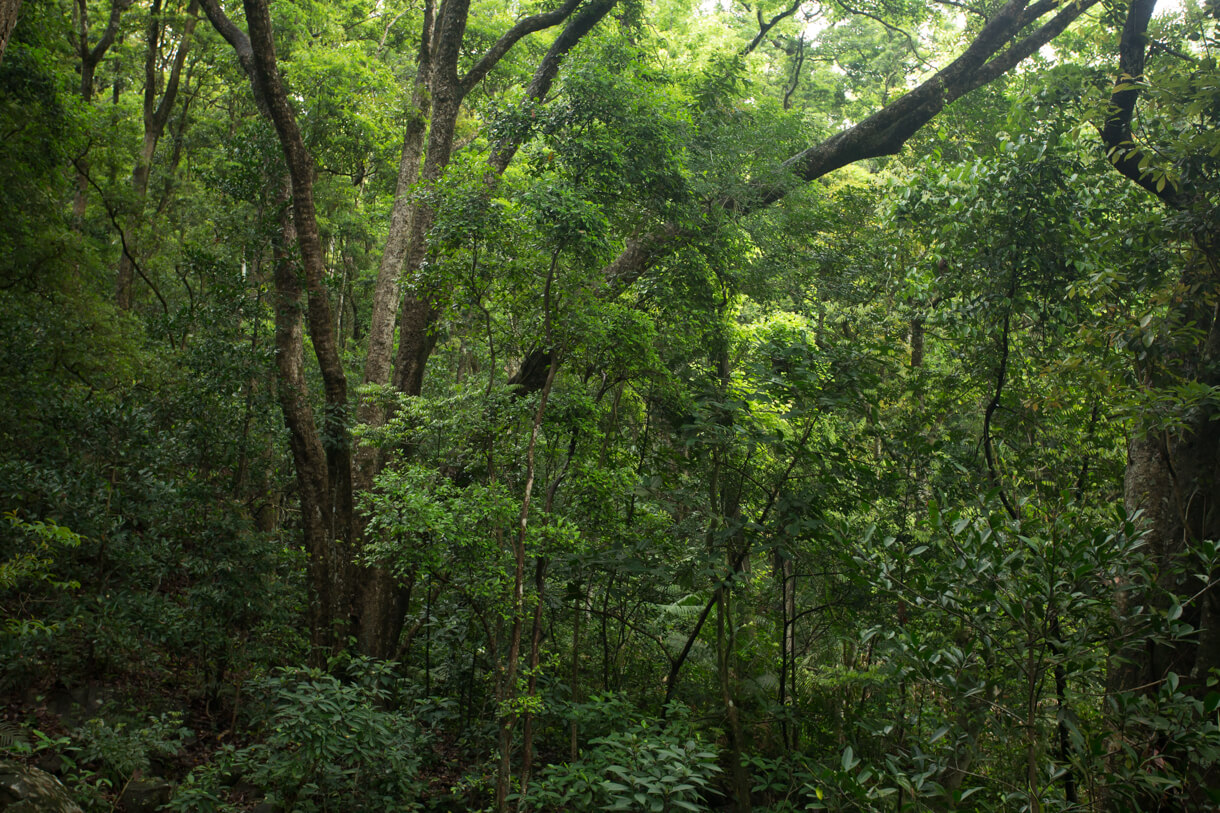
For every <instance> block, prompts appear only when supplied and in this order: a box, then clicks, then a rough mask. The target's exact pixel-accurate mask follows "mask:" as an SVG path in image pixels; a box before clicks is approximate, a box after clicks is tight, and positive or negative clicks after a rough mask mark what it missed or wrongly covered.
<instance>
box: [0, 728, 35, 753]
mask: <svg viewBox="0 0 1220 813" xmlns="http://www.w3.org/2000/svg"><path fill="white" fill-rule="evenodd" d="M26 745H29V740H27V739H26V737H25V729H24V728H22V727H21V726H19V725H17V724H16V723H7V722H4V721H0V751H11V750H15V749H17V748H18V747H20V746H26Z"/></svg>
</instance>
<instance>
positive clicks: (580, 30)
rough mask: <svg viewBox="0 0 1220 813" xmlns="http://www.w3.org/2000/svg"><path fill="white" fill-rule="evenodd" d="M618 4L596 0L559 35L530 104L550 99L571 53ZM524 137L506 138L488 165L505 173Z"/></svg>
mask: <svg viewBox="0 0 1220 813" xmlns="http://www.w3.org/2000/svg"><path fill="white" fill-rule="evenodd" d="M617 2H618V0H593V2H591V3H589V5H587V6H585V7H584V8H583V9H581V10H580V13H578V14H577V15H576V16H574V17H572V19H571V20H570V21H569V22H568V24H567V25H566V26H564V29H563V31H562V32H560V34H559V36H558V37H556V38H555V42H553V43H552V44H551V47H550V50H548V51H547V52H546V56H544V57H543V58H542V61H541V62H539V63H538V67H537V69H536V70H535V71H534V77H533V79H531V80H530V84H529V87H528V88H526V89H525V99H526V104H529V103H531V102H533V101H535V100H537V101H541V100H542V99H544V98H546V94H547V93H549V92H550V90H551V86H552V85H553V84H554V83H555V77H556V76H557V75H558V74H559V65H560V63H562V62H563V58H564V57H565V56H567V54H568V51H571V50H572V48H574V47H575V46H576V43H578V42H580V40H581V39H582V38H583V37H584V36H585V35H586V34H588V33H589V32H590V31H592V30H593V26H595V25H597V24H598V23H599V22H601V20H602V18H604V17H605V16H606V15H607V14H609V13H610V10H611V9H613V8H614V6H615V4H617ZM524 138H525V133H519V134H517V135H514V136H508V137H505V138H504V139H503V140H501V141H500V143H498V144H497V145H496V147H495V149H494V150H493V151H492V155H491V158H490V159H489V160H488V162H487V163H488V164H490V165H491V167H492V169H493V171H494V172H495V174H497V175H501V174H503V173H504V170H505V169H507V168H508V165H509V164H510V163H512V160H513V157H514V156H515V155H516V154H517V150H518V149H519V148H520V146H521V142H522V140H523V139H524Z"/></svg>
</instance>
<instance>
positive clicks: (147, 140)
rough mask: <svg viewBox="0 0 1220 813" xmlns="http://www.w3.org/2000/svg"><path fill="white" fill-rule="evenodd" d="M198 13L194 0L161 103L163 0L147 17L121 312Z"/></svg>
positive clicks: (127, 303)
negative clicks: (139, 140)
mask: <svg viewBox="0 0 1220 813" xmlns="http://www.w3.org/2000/svg"><path fill="white" fill-rule="evenodd" d="M198 11H199V4H198V0H191V4H190V6H189V7H188V8H187V10H186V15H187V17H186V22H185V23H184V24H183V29H182V37H181V39H180V40H179V41H178V48H177V49H176V50H175V52H174V57H173V60H172V62H171V63H170V72H169V78H168V79H166V81H165V91H164V93H162V94H161V97H160V99H159V100H158V98H157V95H158V93H157V92H158V85H159V84H160V63H161V38H162V36H163V35H164V34H165V29H166V26H165V22H164V20H163V19H162V8H161V0H153V6H152V9H151V10H150V11H149V15H148V29H147V34H146V37H145V41H146V45H147V51H146V52H145V55H144V139H143V141H142V143H141V144H140V152H139V154H138V155H137V156H136V164H135V167H134V168H133V169H132V171H131V188H132V192H133V193H134V195H133V210H132V212H131V213H130V215H129V216H128V217H127V218H125V221H126V224H125V227H124V229H123V231H124V236H123V251H122V253H121V254H120V255H119V265H118V271H117V273H116V274H115V302H116V303H117V304H118V306H119V308H120V309H122V310H130V309H131V296H132V283H133V282H134V280H135V271H136V258H135V257H136V253H137V251H138V243H137V235H138V232H139V228H140V223H141V221H142V220H143V219H144V201H145V200H146V199H147V197H148V178H149V176H150V175H151V173H152V161H153V155H154V154H155V153H156V151H157V144H158V143H159V142H160V140H161V136H162V135H163V134H164V133H165V125H166V124H167V123H168V122H169V114H170V112H171V111H172V110H173V108H174V103H175V102H176V101H177V98H178V88H179V85H180V84H181V80H182V67H183V65H185V64H186V55H187V52H188V51H189V50H190V47H191V39H192V38H193V36H194V34H195V24H196V23H197V22H198V21H199V18H198V17H197V16H196V15H197V14H198Z"/></svg>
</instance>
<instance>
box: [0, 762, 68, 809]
mask: <svg viewBox="0 0 1220 813" xmlns="http://www.w3.org/2000/svg"><path fill="white" fill-rule="evenodd" d="M0 813H81V809H80V807H79V806H78V805H77V804H76V802H74V801H72V796H71V794H69V793H68V789H67V788H65V787H64V786H63V784H62V783H61V782H60V781H59V780H58V779H56V778H55V777H54V776H51V774H49V773H47V772H46V771H40V770H38V769H37V768H31V767H28V766H26V765H22V764H21V763H20V762H8V761H0Z"/></svg>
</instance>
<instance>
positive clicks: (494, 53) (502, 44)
mask: <svg viewBox="0 0 1220 813" xmlns="http://www.w3.org/2000/svg"><path fill="white" fill-rule="evenodd" d="M578 5H580V0H565V2H564V4H563V5H562V6H560V7H559V8H557V9H555V10H554V11H547V12H544V13H542V14H534V15H533V16H530V17H525V18H523V19H520V20H518V21H517V23H516V24H515V25H514V26H513V27H512V28H510V29H508V30H507V31H505V32H504V34H503V35H502V36H501V37H500V39H498V40H496V43H495V45H493V46H491V48H489V49H488V51H487V53H485V54H483V57H482V59H480V60H479V61H478V62H476V63H475V64H474V67H472V68H471V69H470V70H469V71H468V72H467V73H466V75H465V76H464V77H462V95H463V96H464V95H466V94H467V93H469V92H470V90H471V89H472V88H474V86H475V85H477V84H478V83H479V82H481V81H483V77H484V76H486V75H487V73H488V71H490V70H491V69H492V68H494V67H495V66H496V63H497V62H499V61H500V60H501V59H502V58H503V57H504V55H505V54H507V53H508V52H509V50H510V49H511V48H512V47H513V46H514V45H516V44H517V43H518V42H519V41H520V40H521V39H522V38H523V37H527V36H529V35H530V34H533V33H535V32H537V31H542V30H543V29H545V28H550V27H551V26H555V25H559V24H560V23H561V22H563V21H564V20H566V19H567V18H568V17H569V16H570V15H571V14H572V12H573V11H575V10H576V7H577V6H578Z"/></svg>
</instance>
